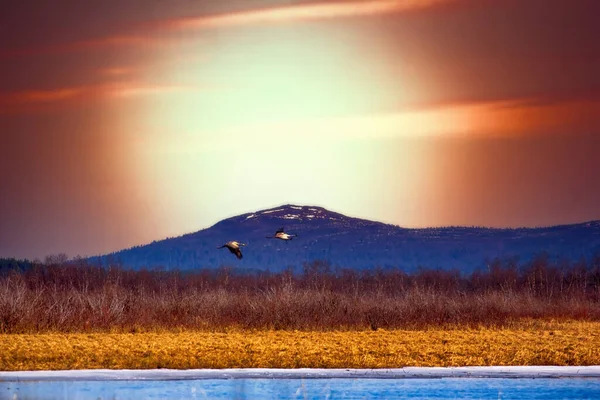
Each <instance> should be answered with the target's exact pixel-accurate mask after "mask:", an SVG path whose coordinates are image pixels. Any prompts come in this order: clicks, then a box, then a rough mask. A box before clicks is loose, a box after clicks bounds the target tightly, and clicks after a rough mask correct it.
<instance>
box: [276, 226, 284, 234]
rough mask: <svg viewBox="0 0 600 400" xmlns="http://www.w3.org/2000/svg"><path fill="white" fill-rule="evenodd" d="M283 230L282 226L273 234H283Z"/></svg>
mask: <svg viewBox="0 0 600 400" xmlns="http://www.w3.org/2000/svg"><path fill="white" fill-rule="evenodd" d="M283 228H284V227H283V226H282V227H281V228H279V229H277V231H275V234H278V233H283V231H284V229H283Z"/></svg>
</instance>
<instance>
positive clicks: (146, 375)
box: [0, 365, 600, 381]
mask: <svg viewBox="0 0 600 400" xmlns="http://www.w3.org/2000/svg"><path fill="white" fill-rule="evenodd" d="M579 377H585V378H592V377H593V378H600V365H594V366H568V367H561V366H517V367H504V366H495V367H450V368H444V367H406V368H390V369H385V368H382V369H333V368H332V369H326V368H297V369H277V368H233V369H183V370H179V369H145V370H127V369H89V370H61V371H9V372H0V381H25V380H33V381H40V380H88V381H89V380H157V379H158V380H182V379H258V378H268V379H298V378H306V379H316V378H328V379H330V378H375V379H402V378H579Z"/></svg>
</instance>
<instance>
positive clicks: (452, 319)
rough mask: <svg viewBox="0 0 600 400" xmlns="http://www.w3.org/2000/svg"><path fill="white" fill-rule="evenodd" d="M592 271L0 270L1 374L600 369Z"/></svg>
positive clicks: (542, 265) (539, 266)
mask: <svg viewBox="0 0 600 400" xmlns="http://www.w3.org/2000/svg"><path fill="white" fill-rule="evenodd" d="M599 282H600V260H596V261H594V262H593V263H592V264H591V265H589V264H585V263H579V264H573V265H570V264H564V265H552V264H550V263H549V262H547V260H545V259H543V258H540V259H538V260H536V261H534V262H532V263H529V264H526V265H522V266H517V265H515V264H509V265H502V264H500V263H494V264H493V265H491V266H490V268H489V269H488V270H486V271H483V272H477V273H474V274H471V275H469V276H461V275H460V274H458V273H457V272H448V271H427V270H423V271H420V272H417V273H414V274H406V273H404V272H402V271H399V270H392V271H382V270H379V271H371V272H361V273H358V272H352V271H345V270H338V271H332V270H331V269H330V268H329V266H328V265H327V264H326V263H320V262H318V263H314V264H310V265H306V267H305V270H304V274H301V275H293V274H291V273H289V272H285V273H280V274H269V273H261V274H245V275H244V274H236V273H235V270H228V269H224V268H222V269H219V270H217V271H196V272H190V273H184V272H166V271H131V270H125V269H121V268H117V267H111V268H108V269H103V268H97V267H93V266H89V265H85V264H83V263H80V264H79V265H72V264H68V263H65V262H64V260H58V261H57V260H54V261H53V260H52V259H50V261H49V262H47V263H45V264H34V265H33V266H31V265H29V266H27V268H26V269H25V270H22V271H19V270H18V269H15V268H10V269H6V268H4V269H0V370H30V369H74V368H227V367H277V368H289V367H329V368H352V367H355V368H358V367H360V368H370V367H374V368H375V367H402V366H458V365H540V364H552V365H590V364H600V350H599V349H600V289H599V287H600V286H599Z"/></svg>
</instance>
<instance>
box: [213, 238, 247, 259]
mask: <svg viewBox="0 0 600 400" xmlns="http://www.w3.org/2000/svg"><path fill="white" fill-rule="evenodd" d="M240 246H246V243H240V242H236V241H235V240H232V241H230V242H227V243H225V244H224V245H223V246H220V247H217V249H222V248H223V247H226V248H227V249H229V251H230V252H231V253H232V254H234V255H235V256H236V257H237V258H238V260H241V259H242V257H243V256H242V250H240Z"/></svg>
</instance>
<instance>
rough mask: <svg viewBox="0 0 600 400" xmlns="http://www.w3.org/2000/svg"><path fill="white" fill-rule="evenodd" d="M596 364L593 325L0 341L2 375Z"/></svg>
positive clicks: (597, 331) (597, 327)
mask: <svg viewBox="0 0 600 400" xmlns="http://www.w3.org/2000/svg"><path fill="white" fill-rule="evenodd" d="M597 364H600V323H598V322H568V323H564V322H562V323H559V322H540V321H530V322H521V323H520V324H519V325H518V326H515V327H506V328H491V329H490V328H479V329H433V328H432V329H426V330H412V331H408V330H393V331H387V330H381V329H379V330H377V331H371V330H365V331H345V332H339V331H335V332H302V331H273V330H270V331H260V330H258V331H239V330H232V331H230V332H226V333H225V332H219V333H215V332H213V333H211V332H197V331H196V332H194V331H183V332H180V333H175V332H162V333H160V332H148V333H108V334H106V333H105V334H98V333H94V334H88V333H76V334H64V333H50V334H37V335H0V370H47V369H82V368H85V369H88V368H127V369H129V368H132V369H146V368H180V369H181V368H183V369H187V368H256V367H262V368H302V367H307V368H384V367H389V368H391V367H396V368H397V367H404V366H468V365H597Z"/></svg>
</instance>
